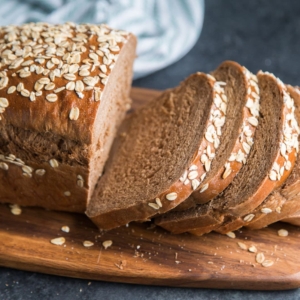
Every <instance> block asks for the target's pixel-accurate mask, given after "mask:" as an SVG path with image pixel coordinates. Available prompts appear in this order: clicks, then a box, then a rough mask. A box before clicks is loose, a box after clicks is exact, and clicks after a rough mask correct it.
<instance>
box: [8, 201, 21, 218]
mask: <svg viewBox="0 0 300 300" xmlns="http://www.w3.org/2000/svg"><path fill="white" fill-rule="evenodd" d="M10 211H11V213H12V214H13V215H15V216H19V215H20V214H21V213H22V209H21V207H20V206H19V205H17V204H13V205H11V206H10Z"/></svg>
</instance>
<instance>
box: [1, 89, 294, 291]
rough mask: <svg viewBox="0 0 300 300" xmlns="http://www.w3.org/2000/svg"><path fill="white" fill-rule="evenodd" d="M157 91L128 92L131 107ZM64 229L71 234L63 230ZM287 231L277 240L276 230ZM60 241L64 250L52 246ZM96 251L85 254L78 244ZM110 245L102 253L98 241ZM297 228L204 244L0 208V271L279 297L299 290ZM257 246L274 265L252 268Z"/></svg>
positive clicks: (74, 217) (215, 238) (138, 228)
mask: <svg viewBox="0 0 300 300" xmlns="http://www.w3.org/2000/svg"><path fill="white" fill-rule="evenodd" d="M157 93H158V92H155V91H149V90H144V89H133V91H132V98H133V99H134V107H135V108H136V107H138V106H140V105H142V104H143V103H145V102H146V101H147V100H149V99H150V98H152V97H153V96H154V95H155V94H157ZM64 225H67V226H69V228H70V232H69V233H65V232H63V231H61V227H62V226H64ZM281 228H284V229H287V230H288V232H289V235H288V236H287V237H279V236H278V234H277V231H278V229H281ZM55 237H65V239H66V242H65V244H64V245H62V246H56V245H53V244H51V243H50V240H51V239H53V238H55ZM86 240H88V241H92V242H93V243H94V246H92V247H90V248H86V247H84V246H83V242H84V241H86ZM106 240H111V241H112V242H113V244H112V246H111V247H109V248H108V249H106V250H105V249H104V248H103V246H102V242H103V241H106ZM299 241H300V228H297V227H295V226H292V225H288V224H284V223H278V224H275V225H272V226H270V227H269V228H266V229H263V230H259V231H249V230H246V229H242V230H240V231H237V232H236V238H234V239H233V238H230V237H228V236H226V235H221V234H217V233H210V234H207V235H205V236H203V237H195V236H192V235H189V234H181V235H171V234H169V233H168V232H166V231H164V230H162V229H160V228H158V227H155V228H152V226H150V223H148V224H147V223H146V224H130V225H129V227H122V228H118V229H115V230H112V231H110V232H107V233H100V232H99V231H98V230H97V228H96V227H95V226H94V225H93V224H92V222H91V221H89V220H88V218H87V217H85V216H84V215H80V214H72V213H63V212H52V211H46V210H43V209H39V208H22V214H21V215H18V216H15V215H13V214H12V213H11V212H10V208H9V206H8V205H0V265H1V266H5V267H10V268H15V269H20V270H27V271H33V272H41V273H47V274H54V275H61V276H68V277H76V278H85V279H90V280H104V281H113V282H125V283H136V284H147V285H165V286H175V287H198V288H225V289H249V290H254V289H256V290H284V289H292V288H298V287H300V258H299V245H298V243H299ZM238 242H242V243H244V244H245V245H246V246H247V247H250V246H252V245H254V246H256V248H257V250H258V252H262V253H264V255H265V257H266V259H267V260H272V261H273V262H274V264H273V265H272V266H270V267H263V266H262V265H260V264H258V263H256V261H255V255H256V254H255V253H250V252H249V251H247V250H243V249H241V248H240V246H239V245H238Z"/></svg>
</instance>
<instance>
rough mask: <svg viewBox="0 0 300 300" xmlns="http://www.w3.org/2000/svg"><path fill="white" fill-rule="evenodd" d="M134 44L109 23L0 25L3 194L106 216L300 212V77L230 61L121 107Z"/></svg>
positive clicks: (233, 219) (6, 199)
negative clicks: (288, 81)
mask: <svg viewBox="0 0 300 300" xmlns="http://www.w3.org/2000/svg"><path fill="white" fill-rule="evenodd" d="M135 46H136V39H135V37H134V35H132V34H130V33H127V32H124V31H118V30H114V29H111V28H109V27H108V26H107V25H91V24H82V25H77V24H74V23H66V24H62V25H50V24H45V23H37V24H35V23H30V24H24V25H22V26H5V27H0V202H2V203H13V204H19V205H23V206H40V207H44V208H47V209H53V210H62V211H70V212H81V213H83V212H86V214H87V216H88V217H89V218H90V219H91V220H92V221H93V222H94V223H95V224H96V225H97V226H98V227H99V228H100V229H105V230H108V229H113V228H115V227H118V226H123V225H126V224H128V223H130V222H133V221H138V222H143V221H149V220H152V222H154V223H155V224H156V225H158V226H161V227H163V228H165V229H166V230H168V231H170V232H172V233H183V232H190V233H192V234H195V235H202V234H204V233H208V232H210V231H217V232H220V233H227V232H229V231H233V230H236V229H238V228H240V227H242V226H247V227H249V228H262V227H265V226H267V225H269V224H271V223H273V222H276V221H279V220H283V221H286V222H291V223H292V224H297V225H299V224H300V221H299V220H300V213H299V212H300V199H298V198H299V195H300V162H299V160H297V153H298V136H299V127H298V122H300V108H299V105H300V92H299V89H298V88H296V87H292V86H289V85H285V84H283V83H282V82H281V80H280V79H278V78H276V77H275V76H274V75H273V74H270V73H268V72H262V71H260V72H258V74H257V75H254V74H252V73H251V72H250V71H248V70H247V69H246V68H245V67H242V66H240V65H239V64H238V63H236V62H231V61H226V62H223V63H222V64H221V65H220V66H219V67H218V68H217V69H216V70H215V71H213V72H211V74H204V73H196V74H193V75H191V76H189V77H188V78H187V79H186V80H184V81H183V82H182V83H181V84H180V85H179V86H178V87H175V88H172V89H169V90H166V91H164V92H162V93H161V94H160V96H159V97H158V98H156V99H153V100H152V101H151V102H150V103H148V104H146V105H145V106H144V107H142V108H140V109H138V110H136V111H134V112H133V113H131V114H127V116H126V111H127V110H128V109H129V107H130V97H129V91H130V85H131V78H132V64H133V61H134V57H135ZM103 171H104V172H103ZM102 173H103V175H102Z"/></svg>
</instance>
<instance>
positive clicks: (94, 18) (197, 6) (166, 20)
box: [0, 0, 204, 78]
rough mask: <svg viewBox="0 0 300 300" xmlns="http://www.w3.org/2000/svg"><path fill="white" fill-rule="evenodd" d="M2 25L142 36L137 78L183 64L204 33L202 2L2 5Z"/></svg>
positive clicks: (25, 0) (21, 1)
mask: <svg viewBox="0 0 300 300" xmlns="http://www.w3.org/2000/svg"><path fill="white" fill-rule="evenodd" d="M0 8H1V10H0V25H8V24H22V23H27V22H49V23H62V22H66V21H73V22H77V23H107V24H109V25H110V26H112V27H115V28H118V29H124V30H127V31H130V32H133V33H134V34H135V35H136V36H137V37H138V50H137V54H138V58H137V59H136V62H135V65H134V75H135V78H138V77H142V76H145V75H147V74H150V73H152V72H155V71H157V70H159V69H161V68H164V67H166V66H168V65H169V64H171V63H173V62H175V61H177V60H179V59H180V58H181V57H182V56H184V55H185V54H186V53H187V52H188V51H189V50H190V49H191V48H192V47H193V45H194V44H195V43H196V41H197V39H198V37H199V34H200V32H201V29H202V23H203V15H204V0H143V1H141V0H0Z"/></svg>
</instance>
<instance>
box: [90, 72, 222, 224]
mask: <svg viewBox="0 0 300 300" xmlns="http://www.w3.org/2000/svg"><path fill="white" fill-rule="evenodd" d="M216 86H218V87H217V88H216ZM216 89H217V91H216ZM215 93H217V94H218V97H219V98H221V99H222V98H223V88H222V84H219V83H217V82H216V80H215V79H214V78H213V77H212V76H207V75H206V74H202V73H197V74H194V75H191V76H190V77H189V78H187V79H186V80H185V81H184V82H183V83H182V84H181V85H180V86H179V87H177V88H175V89H172V90H168V91H166V92H164V93H163V94H162V95H161V96H159V97H158V98H157V99H155V100H154V101H152V102H151V103H150V104H148V105H147V106H145V107H143V108H141V109H140V110H138V111H136V112H135V113H133V114H132V115H131V116H129V117H128V118H127V119H126V120H125V121H124V123H123V124H122V126H121V130H120V131H119V135H118V137H117V138H116V140H115V142H114V145H113V149H112V151H111V154H110V159H109V161H108V164H107V166H106V170H105V174H104V176H103V177H102V178H101V180H100V182H99V184H98V186H97V187H96V190H95V192H94V194H93V197H92V199H91V201H90V203H89V205H88V209H87V212H86V214H87V215H88V217H89V218H90V219H91V220H92V221H93V222H94V223H95V224H96V225H97V226H98V227H99V228H101V229H112V228H115V227H118V226H122V225H125V224H127V223H129V222H131V221H136V220H147V219H148V218H150V217H151V216H153V215H155V214H161V213H164V212H166V211H168V210H170V209H172V208H174V207H175V206H177V205H178V204H179V203H181V202H182V201H184V200H185V199H186V198H187V197H188V196H189V195H190V194H191V193H192V192H193V191H194V190H195V189H196V188H198V186H199V184H200V183H201V181H202V180H203V174H204V173H205V166H204V167H203V165H202V163H201V162H200V159H201V155H203V154H204V152H206V154H207V155H210V156H212V151H211V150H212V148H213V147H215V146H216V145H217V143H216V144H215V143H214V141H215V140H216V139H217V136H218V127H220V124H221V123H222V122H223V119H222V118H223V117H224V112H223V113H222V111H221V110H219V109H218V108H217V107H216V106H215V104H214V101H213V100H214V96H215ZM222 101H223V100H222ZM224 103H225V110H226V102H225V101H224ZM217 119H218V120H220V122H219V123H218V126H216V127H214V128H215V131H210V130H211V129H210V128H212V125H213V122H215V121H216V120H217ZM207 132H209V133H210V134H211V135H214V137H215V139H214V140H213V141H212V143H210V141H208V140H206V138H205V136H206V135H207Z"/></svg>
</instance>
